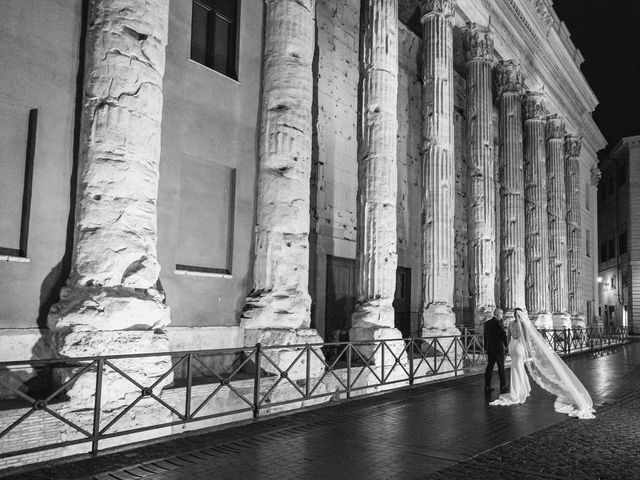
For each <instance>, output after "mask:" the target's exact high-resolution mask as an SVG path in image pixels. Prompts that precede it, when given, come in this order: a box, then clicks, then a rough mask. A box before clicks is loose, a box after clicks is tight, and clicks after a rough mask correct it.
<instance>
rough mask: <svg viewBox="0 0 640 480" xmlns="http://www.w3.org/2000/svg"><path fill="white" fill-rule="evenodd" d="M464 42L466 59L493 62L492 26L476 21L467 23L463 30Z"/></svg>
mask: <svg viewBox="0 0 640 480" xmlns="http://www.w3.org/2000/svg"><path fill="white" fill-rule="evenodd" d="M462 42H463V46H464V56H465V59H466V60H467V61H468V62H470V61H472V60H485V61H487V62H493V32H492V30H491V28H490V27H482V26H479V25H477V24H475V23H469V24H467V26H466V28H465V29H464V31H463V36H462Z"/></svg>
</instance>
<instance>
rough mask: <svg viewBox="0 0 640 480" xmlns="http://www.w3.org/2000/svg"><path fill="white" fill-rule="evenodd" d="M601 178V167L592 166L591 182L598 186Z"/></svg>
mask: <svg viewBox="0 0 640 480" xmlns="http://www.w3.org/2000/svg"><path fill="white" fill-rule="evenodd" d="M600 178H602V172H601V171H600V169H599V168H598V167H596V166H593V167H591V184H592V185H594V186H596V187H597V186H598V184H599V183H600Z"/></svg>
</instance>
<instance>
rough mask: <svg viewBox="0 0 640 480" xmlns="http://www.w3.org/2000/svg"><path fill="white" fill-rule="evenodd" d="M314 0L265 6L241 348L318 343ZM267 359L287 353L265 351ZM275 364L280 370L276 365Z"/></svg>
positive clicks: (276, 0) (273, 0)
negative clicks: (313, 255) (312, 248)
mask: <svg viewBox="0 0 640 480" xmlns="http://www.w3.org/2000/svg"><path fill="white" fill-rule="evenodd" d="M314 15H315V0H266V1H265V28H264V31H265V36H264V60H263V70H262V88H263V93H262V110H261V125H260V152H259V155H260V160H259V167H258V168H259V169H258V194H257V195H258V196H257V225H256V233H255V235H256V240H255V242H256V243H255V260H254V268H253V274H254V280H253V290H252V291H251V293H250V294H249V295H248V297H247V299H246V303H245V307H244V310H243V312H242V319H241V325H242V326H243V327H244V328H245V329H246V330H245V345H246V346H253V345H255V344H256V343H262V344H265V345H285V344H286V345H288V344H304V343H314V342H321V341H322V339H321V338H320V337H319V336H318V333H317V332H316V330H313V329H309V325H310V322H311V317H310V307H311V297H310V296H309V291H308V281H309V240H308V236H309V224H310V219H309V202H310V183H309V181H310V173H311V135H312V130H311V104H312V95H313V77H312V68H311V64H312V61H313V51H314V45H315V43H314V39H315V17H314ZM271 353H272V355H271V356H272V357H273V358H274V361H276V363H279V362H281V360H282V362H284V363H286V361H285V360H284V359H281V360H275V358H276V357H277V356H279V355H281V354H282V355H287V352H278V351H271ZM284 363H283V364H284Z"/></svg>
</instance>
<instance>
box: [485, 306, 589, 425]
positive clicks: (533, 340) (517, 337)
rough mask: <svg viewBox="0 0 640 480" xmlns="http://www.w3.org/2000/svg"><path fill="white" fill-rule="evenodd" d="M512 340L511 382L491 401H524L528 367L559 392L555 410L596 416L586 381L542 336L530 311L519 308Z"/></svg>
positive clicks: (547, 386)
mask: <svg viewBox="0 0 640 480" xmlns="http://www.w3.org/2000/svg"><path fill="white" fill-rule="evenodd" d="M508 328H509V333H510V334H511V341H510V342H509V353H510V355H511V386H510V391H509V393H504V394H502V395H500V396H499V397H498V399H497V400H495V401H493V402H491V405H514V404H520V403H524V402H525V400H526V399H527V397H528V396H529V393H530V392H531V385H530V383H529V378H528V376H527V372H526V370H525V365H526V366H527V369H528V370H529V374H530V375H531V378H533V380H534V381H535V382H536V383H537V384H538V385H540V386H541V387H542V388H544V389H545V390H547V391H548V392H550V393H552V394H554V395H556V397H557V398H556V402H555V405H554V407H555V410H556V412H560V413H566V414H567V415H570V416H572V417H578V418H581V419H588V418H595V416H594V415H593V412H594V410H593V401H592V400H591V396H590V395H589V393H588V392H587V390H586V388H584V385H582V383H581V382H580V380H578V378H577V377H576V376H575V375H574V373H573V372H572V371H571V369H570V368H569V367H568V366H567V364H566V363H564V362H563V361H562V359H561V358H560V357H559V356H558V354H557V353H556V352H554V351H553V349H552V348H551V347H550V346H549V344H548V343H547V341H546V340H545V339H544V338H542V336H541V335H540V333H539V332H538V331H537V330H536V328H535V327H534V326H533V324H532V323H531V322H530V321H529V318H528V317H527V315H526V314H525V313H524V312H522V311H517V313H516V318H515V320H513V321H512V322H511V323H510V324H509V327H508Z"/></svg>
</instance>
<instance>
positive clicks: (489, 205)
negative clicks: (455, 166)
mask: <svg viewBox="0 0 640 480" xmlns="http://www.w3.org/2000/svg"><path fill="white" fill-rule="evenodd" d="M463 35H464V36H463V44H464V52H465V58H466V61H467V132H468V135H469V163H468V173H469V176H468V178H469V180H468V188H469V196H468V202H469V203H468V217H467V218H468V222H467V225H468V231H469V234H468V242H469V243H468V248H469V270H470V271H469V291H470V296H471V302H472V305H473V307H472V308H473V312H474V326H475V328H476V330H477V331H480V330H481V329H482V325H483V323H484V320H485V317H486V316H487V315H491V314H492V313H493V310H494V309H495V306H496V305H495V303H496V301H495V280H496V258H495V252H496V231H495V228H494V227H495V203H496V199H495V178H494V177H495V175H494V172H495V165H494V152H493V122H492V119H493V96H492V93H493V89H492V82H491V81H492V70H493V34H492V33H491V31H490V30H489V29H488V28H482V27H478V26H477V25H475V24H469V25H468V26H467V28H466V30H465V31H464V33H463Z"/></svg>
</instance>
